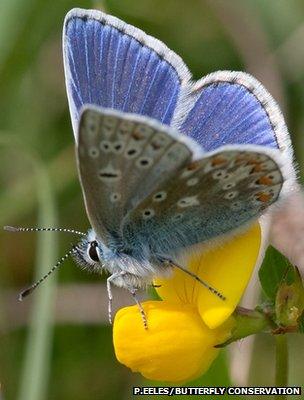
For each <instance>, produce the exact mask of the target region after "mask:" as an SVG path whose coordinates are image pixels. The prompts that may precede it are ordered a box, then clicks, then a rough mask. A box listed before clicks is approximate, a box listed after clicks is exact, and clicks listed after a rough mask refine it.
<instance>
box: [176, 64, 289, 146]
mask: <svg viewBox="0 0 304 400" xmlns="http://www.w3.org/2000/svg"><path fill="white" fill-rule="evenodd" d="M190 91H191V94H190V95H187V96H186V97H184V98H181V101H180V102H179V104H178V106H177V108H176V113H175V117H174V126H175V127H177V128H178V129H179V130H180V131H181V132H183V133H185V134H186V135H189V136H190V137H192V138H194V139H195V140H197V141H198V142H199V143H200V144H201V145H202V146H203V148H204V149H205V150H207V151H210V150H214V149H216V148H218V147H220V146H223V145H227V144H254V145H261V146H267V147H270V148H280V150H282V151H287V152H289V153H291V150H290V148H291V147H290V146H291V145H290V140H289V136H288V132H287V128H286V125H285V122H284V118H283V116H282V114H281V111H280V109H279V107H278V106H277V104H276V103H275V101H274V99H273V98H272V97H271V96H270V94H269V93H268V92H267V90H266V89H265V88H264V87H263V86H262V85H261V83H260V82H258V81H257V80H255V79H254V78H253V77H252V76H250V75H248V74H246V73H243V72H230V71H218V72H215V73H212V74H210V75H207V76H206V77H204V78H202V79H201V80H200V81H198V82H196V83H194V84H193V86H192V87H191V88H190ZM185 108H187V111H186V112H185V111H184V110H185Z"/></svg>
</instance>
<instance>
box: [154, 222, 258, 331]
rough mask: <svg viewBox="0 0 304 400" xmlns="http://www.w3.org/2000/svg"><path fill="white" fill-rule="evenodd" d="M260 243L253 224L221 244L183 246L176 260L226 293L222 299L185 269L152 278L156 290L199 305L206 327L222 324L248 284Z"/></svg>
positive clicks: (171, 298)
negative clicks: (170, 274) (211, 246)
mask: <svg viewBox="0 0 304 400" xmlns="http://www.w3.org/2000/svg"><path fill="white" fill-rule="evenodd" d="M260 247H261V228H260V225H259V224H258V223H256V224H254V225H253V226H252V227H251V228H250V229H249V230H247V231H246V232H245V233H242V234H240V235H238V236H235V237H233V238H232V239H229V240H227V241H226V242H224V243H223V244H221V245H219V246H217V247H213V248H209V249H208V248H207V249H206V245H203V244H200V245H197V246H195V247H193V248H191V249H186V250H185V252H184V253H183V254H181V255H180V256H179V258H178V260H177V262H178V263H179V264H180V265H182V266H185V267H187V268H189V270H190V271H192V272H194V273H195V274H196V275H198V276H199V277H200V278H201V279H202V280H204V281H205V282H207V283H208V284H209V285H211V286H212V287H214V288H215V289H217V290H218V291H219V292H220V293H221V294H223V295H224V296H225V298H226V299H225V300H221V299H220V298H219V297H217V296H216V295H215V294H213V293H212V292H211V291H209V290H208V289H206V288H205V287H204V286H203V285H202V284H201V283H199V282H198V281H196V280H195V279H194V278H192V277H191V276H188V275H186V274H185V272H183V271H181V270H178V269H177V268H176V269H175V270H174V271H173V276H171V277H170V278H161V279H157V280H156V281H155V284H156V285H161V286H160V287H159V288H157V292H158V294H159V295H160V297H161V298H162V299H163V300H167V301H170V302H177V303H183V304H187V303H188V304H192V305H195V306H197V307H198V310H199V313H200V315H201V317H202V319H203V320H204V322H205V323H206V325H207V326H208V327H209V328H216V327H218V326H219V325H221V324H222V323H223V322H224V321H225V320H226V319H227V318H228V317H229V316H230V315H231V314H232V313H233V311H234V309H235V307H236V306H237V304H238V302H239V301H240V298H241V296H242V294H243V292H244V290H245V288H246V286H247V284H248V281H249V279H250V276H251V273H252V271H253V269H254V266H255V264H256V262H257V259H258V255H259V251H260Z"/></svg>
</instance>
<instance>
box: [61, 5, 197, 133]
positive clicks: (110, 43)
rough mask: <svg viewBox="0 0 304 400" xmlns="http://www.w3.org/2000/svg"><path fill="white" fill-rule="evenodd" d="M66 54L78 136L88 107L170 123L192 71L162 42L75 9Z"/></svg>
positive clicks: (68, 24) (66, 32) (107, 18)
mask: <svg viewBox="0 0 304 400" xmlns="http://www.w3.org/2000/svg"><path fill="white" fill-rule="evenodd" d="M63 52H64V64H65V75H66V85H67V92H68V99H69V105H70V110H71V115H72V122H73V127H74V131H75V134H76V132H77V125H78V121H79V111H80V109H81V107H82V106H83V105H84V104H94V105H99V106H103V107H109V108H113V109H117V110H121V111H125V112H132V113H136V114H141V115H147V116H150V117H152V118H155V119H157V120H159V121H160V122H162V123H164V124H170V122H171V119H172V116H173V112H174V109H175V106H176V103H177V98H178V96H179V93H180V87H181V85H180V83H181V81H182V80H183V79H184V78H186V77H187V76H188V75H189V72H188V70H187V67H186V66H185V65H184V63H183V61H182V60H181V58H180V57H178V56H177V55H176V54H175V53H173V52H172V51H171V50H169V49H168V48H167V47H166V46H165V45H164V44H163V43H162V42H160V41H158V40H157V39H154V38H152V37H150V36H148V35H146V34H145V33H144V32H142V31H141V30H139V29H137V28H134V27H132V26H130V25H127V24H126V23H124V22H122V21H120V20H118V19H117V18H115V17H112V16H109V15H106V14H103V13H102V12H100V11H93V10H81V9H74V10H71V11H70V12H69V13H68V14H67V16H66V19H65V24H64V31H63Z"/></svg>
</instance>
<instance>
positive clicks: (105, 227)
mask: <svg viewBox="0 0 304 400" xmlns="http://www.w3.org/2000/svg"><path fill="white" fill-rule="evenodd" d="M178 137H179V136H178V133H176V132H175V131H173V130H171V129H170V128H169V127H167V126H164V125H162V124H160V123H158V122H157V121H155V120H151V119H148V118H147V117H142V116H137V115H134V114H125V113H122V112H119V111H114V110H109V109H102V108H92V107H87V108H86V109H84V111H83V113H82V115H81V119H80V128H79V144H78V146H77V159H78V168H79V174H80V181H81V184H82V190H83V195H84V200H85V204H86V209H87V213H88V217H89V219H90V222H91V225H92V227H93V229H94V230H95V232H96V233H97V234H99V236H100V237H102V238H103V239H104V241H105V242H107V239H108V238H109V239H108V240H110V237H111V235H112V236H114V237H117V236H119V235H120V228H121V221H122V219H123V217H124V216H125V215H126V213H127V212H128V210H130V209H131V208H134V207H135V206H136V205H137V204H138V203H139V202H140V201H141V200H142V199H144V198H145V197H146V196H148V195H149V194H150V193H151V191H153V189H154V188H155V187H157V186H158V185H159V184H162V183H163V182H165V181H166V180H170V179H171V178H172V177H173V176H175V175H176V170H179V168H181V167H182V166H184V165H186V164H187V163H189V161H190V160H191V157H192V151H191V150H190V149H189V144H190V147H191V143H190V142H191V140H190V142H189V140H188V142H189V143H188V145H186V144H184V143H183V142H182V141H181V140H184V141H186V142H187V138H184V137H181V140H179V139H178Z"/></svg>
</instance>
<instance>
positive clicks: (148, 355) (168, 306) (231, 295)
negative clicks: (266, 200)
mask: <svg viewBox="0 0 304 400" xmlns="http://www.w3.org/2000/svg"><path fill="white" fill-rule="evenodd" d="M260 248H261V230H260V226H259V224H255V225H253V226H252V227H251V228H250V229H249V230H248V231H246V232H245V233H243V234H241V235H238V236H236V237H234V238H233V239H229V240H227V241H226V242H225V243H224V244H221V245H218V246H216V247H213V248H206V246H204V245H197V246H195V247H193V248H192V249H190V250H189V249H187V253H185V254H182V255H181V256H180V257H179V259H178V260H176V261H177V262H178V263H179V264H180V265H183V266H186V267H187V268H188V269H189V270H190V271H192V272H194V273H195V274H196V275H197V276H199V277H200V278H201V279H202V280H204V281H206V282H208V284H209V285H211V286H213V287H214V288H216V289H217V290H218V291H220V292H221V293H222V294H223V295H224V296H225V297H226V300H224V301H223V300H221V299H220V298H218V297H217V296H215V295H214V294H212V293H211V292H210V291H208V290H207V289H206V288H205V287H204V286H203V285H202V284H201V283H199V282H197V281H196V280H194V279H193V278H192V277H190V276H188V275H187V274H186V273H185V272H183V271H180V270H178V269H174V271H173V274H172V276H171V277H170V278H166V279H165V278H161V279H157V281H156V282H155V283H156V284H157V285H161V286H160V287H159V288H158V289H157V291H158V293H159V295H160V296H161V298H162V299H163V301H147V302H144V303H143V304H142V305H143V308H144V310H145V314H146V317H147V321H148V330H145V329H144V326H143V321H142V318H141V314H140V313H139V310H138V307H137V306H132V307H125V308H123V309H121V310H119V311H118V313H117V314H116V317H115V320H114V327H113V341H114V348H115V353H116V357H117V359H118V361H120V362H121V363H122V364H124V365H126V366H128V367H129V368H131V370H132V371H134V372H140V373H141V374H142V375H143V376H145V377H146V378H148V379H153V380H160V381H169V382H175V383H179V382H184V381H187V380H190V379H194V378H196V377H198V376H200V375H201V374H203V373H204V372H205V371H206V370H207V369H208V368H209V366H210V365H211V363H212V361H213V360H214V359H215V357H216V356H217V354H218V352H219V350H218V349H216V348H215V347H214V346H215V345H217V344H220V343H223V342H224V341H226V340H227V339H228V338H229V336H230V334H231V331H232V329H233V327H234V319H233V317H231V314H232V313H233V311H234V309H235V307H236V306H237V304H238V302H239V300H240V298H241V296H242V294H243V292H244V290H245V288H246V285H247V283H248V281H249V278H250V275H251V273H252V270H253V268H254V266H255V264H256V262H257V259H258V255H259V252H260Z"/></svg>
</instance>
